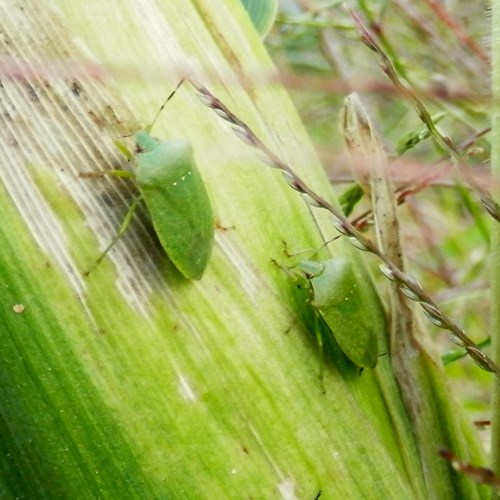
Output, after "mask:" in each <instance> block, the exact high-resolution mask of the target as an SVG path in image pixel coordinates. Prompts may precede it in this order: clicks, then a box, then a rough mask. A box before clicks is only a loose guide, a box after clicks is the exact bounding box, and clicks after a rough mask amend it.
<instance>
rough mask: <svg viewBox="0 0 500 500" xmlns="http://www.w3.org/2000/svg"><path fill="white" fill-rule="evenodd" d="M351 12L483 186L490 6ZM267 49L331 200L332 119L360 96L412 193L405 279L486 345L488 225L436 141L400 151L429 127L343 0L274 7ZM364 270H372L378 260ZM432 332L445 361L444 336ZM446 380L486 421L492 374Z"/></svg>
mask: <svg viewBox="0 0 500 500" xmlns="http://www.w3.org/2000/svg"><path fill="white" fill-rule="evenodd" d="M348 7H349V8H351V9H352V10H353V11H355V12H356V14H357V15H358V16H359V17H360V18H361V20H362V21H363V23H364V24H365V26H366V27H367V28H368V29H369V30H370V31H371V32H372V33H373V34H375V35H376V40H377V42H378V43H379V45H380V47H381V48H382V49H383V51H384V52H385V54H386V55H387V56H388V57H389V58H390V59H391V60H392V63H393V64H394V66H395V67H396V69H397V72H398V75H399V77H400V78H401V79H402V81H403V82H405V83H406V84H407V85H408V86H409V87H411V88H412V89H413V90H414V91H415V92H416V93H417V95H418V96H419V97H420V98H421V99H422V100H423V102H424V103H425V105H426V106H427V107H428V109H429V111H430V113H431V114H432V116H433V118H434V121H435V123H437V126H438V128H439V130H440V131H441V133H442V134H444V135H446V136H448V137H449V138H450V140H451V141H452V143H453V145H454V146H455V147H457V148H459V149H460V150H461V151H462V152H463V154H464V156H465V157H466V159H467V164H468V168H469V169H470V171H471V173H473V174H474V175H475V176H476V177H477V178H479V179H480V180H481V181H482V182H484V183H485V184H486V185H487V184H488V175H489V174H488V172H489V165H488V162H489V150H490V144H489V136H488V131H489V128H488V127H489V119H490V117H489V114H488V111H489V109H488V97H489V83H490V82H489V47H488V43H489V23H490V19H489V12H488V2H467V1H464V0H447V1H439V2H438V1H435V0H423V1H421V2H413V1H411V0H392V1H389V0H371V1H364V0H359V1H357V2H351V3H349V4H348ZM266 41H267V46H268V49H269V51H270V53H271V55H272V57H273V59H274V61H275V63H276V64H277V66H278V68H279V71H280V75H281V78H282V80H283V82H284V84H285V86H286V87H287V88H288V89H289V91H290V93H291V95H292V98H293V100H294V102H295V104H296V106H297V109H298V110H299V113H300V115H301V117H302V119H303V122H304V124H305V126H306V127H307V129H308V132H309V134H310V136H311V138H312V140H313V142H314V143H315V145H316V148H317V150H318V152H319V154H320V156H321V158H322V161H323V165H324V166H325V168H326V169H327V171H328V173H329V176H330V178H331V182H332V183H333V184H334V185H335V190H336V192H337V193H338V194H339V195H341V194H342V193H345V192H346V191H348V190H349V189H350V187H351V186H352V175H351V174H350V173H349V170H348V167H347V161H346V157H345V154H344V152H343V144H342V138H341V135H340V133H339V124H338V116H339V110H340V108H341V106H342V102H343V99H344V97H345V96H346V95H347V94H348V93H350V92H352V91H357V92H359V93H360V94H361V95H362V99H363V101H364V102H365V103H366V104H367V105H368V106H369V110H370V113H371V114H372V117H373V120H374V122H375V123H376V124H377V127H378V129H379V133H380V135H381V137H382V138H383V140H384V143H385V145H386V150H387V153H388V155H389V156H390V157H391V158H392V160H393V161H392V163H391V175H392V176H393V179H394V182H395V185H396V186H397V187H398V188H399V189H401V190H405V189H407V190H416V191H417V192H415V193H414V194H411V195H410V196H408V197H406V198H405V200H404V203H402V204H401V205H400V209H399V214H400V217H401V236H402V241H403V245H404V248H405V251H406V256H407V259H408V270H409V271H410V273H411V274H412V275H413V276H414V277H416V278H417V279H418V280H420V281H421V283H422V284H423V286H424V288H425V289H427V290H428V291H429V292H430V293H431V294H432V295H433V296H434V297H435V298H436V299H437V302H438V303H439V304H440V305H441V306H442V307H443V309H444V310H445V311H446V312H447V313H448V314H449V315H450V316H451V317H452V318H454V319H455V320H456V321H458V322H459V323H460V324H462V325H463V326H464V327H465V329H466V331H467V334H468V335H469V336H470V337H471V338H472V339H473V340H474V341H475V342H482V341H484V340H485V339H487V338H488V331H489V284H488V252H489V236H490V235H489V223H490V217H489V216H488V215H487V214H486V212H485V211H484V210H483V208H482V207H481V206H480V204H479V203H478V201H477V198H476V196H475V195H474V193H472V192H471V191H470V189H469V188H468V187H467V185H466V183H465V181H464V180H463V179H462V178H461V177H460V176H459V175H458V173H457V172H456V171H455V170H454V169H453V167H452V166H451V162H450V161H449V158H448V157H447V156H446V153H445V152H444V151H443V150H442V149H440V148H439V147H438V146H437V145H436V144H435V143H434V141H433V140H432V139H429V138H423V140H421V141H420V142H418V141H410V144H409V143H408V139H409V138H410V139H411V138H413V139H414V138H415V137H416V136H418V134H421V135H420V137H422V132H423V131H425V127H423V124H422V122H421V120H420V119H419V117H418V114H417V112H416V109H415V106H414V104H413V103H412V102H409V101H408V100H407V99H405V98H404V97H403V96H402V95H401V94H400V93H398V91H397V90H396V88H395V86H394V85H393V83H392V82H391V81H390V80H389V78H387V76H386V75H385V74H384V72H383V70H382V68H381V66H380V64H379V60H378V59H377V56H376V55H375V54H374V53H373V52H372V51H370V50H369V49H368V48H367V46H366V45H364V44H363V43H362V41H361V38H360V34H359V32H358V30H357V28H356V26H355V23H354V22H353V18H352V16H351V13H350V12H348V10H347V9H346V8H345V6H344V1H343V0H342V1H324V0H281V2H280V10H279V13H278V18H277V20H276V23H275V25H274V27H273V29H272V31H271V33H270V34H269V35H268V37H267V39H266ZM411 142H418V143H417V144H415V145H412V144H411ZM368 208H369V205H368V200H361V202H360V203H358V204H357V205H356V206H355V208H354V211H353V213H352V214H351V216H350V217H351V219H352V220H354V219H356V217H357V216H359V215H360V214H362V213H363V212H364V211H365V210H367V209H368ZM367 230H368V231H369V230H370V228H369V227H367ZM368 260H369V262H370V264H371V265H372V266H373V268H374V269H375V267H376V265H377V262H376V261H375V259H368ZM374 275H375V276H376V277H377V278H378V279H383V278H381V277H380V273H378V272H375V273H374ZM428 327H429V329H430V331H431V333H432V334H433V338H434V339H435V341H436V343H438V345H439V349H440V352H441V354H442V355H443V356H444V357H445V360H447V359H448V357H449V356H450V350H451V347H450V345H451V344H450V343H449V341H448V339H447V335H446V333H444V332H443V331H442V330H439V329H438V328H436V327H434V326H433V325H432V324H430V323H428ZM446 372H447V374H448V375H449V376H450V378H451V379H452V383H453V384H454V387H455V388H456V389H457V390H456V393H457V396H458V397H459V398H460V399H461V401H462V402H463V404H464V405H465V406H466V407H467V409H468V410H469V411H470V412H471V419H474V420H475V419H485V418H489V410H488V405H489V400H490V392H489V382H490V376H489V374H487V373H485V372H483V371H481V370H477V369H476V367H475V366H474V365H473V363H472V362H471V361H470V360H462V361H461V362H459V363H457V362H450V363H448V364H447V368H446Z"/></svg>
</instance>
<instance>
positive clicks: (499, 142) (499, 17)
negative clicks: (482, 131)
mask: <svg viewBox="0 0 500 500" xmlns="http://www.w3.org/2000/svg"><path fill="white" fill-rule="evenodd" d="M491 7H492V14H491V32H492V39H491V50H492V53H491V64H492V76H491V85H492V87H491V99H492V105H491V175H492V182H491V185H492V186H493V197H494V199H495V200H496V201H497V202H498V201H500V189H499V187H500V184H499V183H500V2H499V1H498V0H493V2H492V3H491ZM490 266H491V332H490V335H491V339H492V346H493V350H492V352H493V357H494V359H495V360H496V361H497V362H498V361H500V224H498V223H497V222H493V223H492V228H491V256H490ZM491 410H492V416H491V423H492V435H491V460H492V469H493V470H494V472H495V473H496V474H500V377H498V376H496V377H495V378H494V379H493V399H492V408H491ZM492 497H494V498H500V494H498V492H493V493H492Z"/></svg>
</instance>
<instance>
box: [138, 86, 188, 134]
mask: <svg viewBox="0 0 500 500" xmlns="http://www.w3.org/2000/svg"><path fill="white" fill-rule="evenodd" d="M184 80H185V78H183V79H182V80H181V81H180V82H179V83H178V84H177V87H175V89H174V90H172V92H170V94H169V96H168V97H167V98H166V99H165V102H164V103H163V104H162V105H161V108H160V109H159V110H158V112H157V113H156V115H155V117H154V118H153V121H152V122H151V123H150V124H149V125H148V126H147V127H146V132H147V133H148V134H149V133H150V132H151V130H152V128H153V126H154V124H155V123H156V120H158V117H159V116H160V114H161V112H162V111H163V108H165V106H166V105H167V103H168V101H170V99H172V97H174V95H175V93H176V92H177V91H178V90H179V87H180V86H181V85H182V84H183V83H184Z"/></svg>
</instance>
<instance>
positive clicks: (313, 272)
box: [298, 258, 378, 368]
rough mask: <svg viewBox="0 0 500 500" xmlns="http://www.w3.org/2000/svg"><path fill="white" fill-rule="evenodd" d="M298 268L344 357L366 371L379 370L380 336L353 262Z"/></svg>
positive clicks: (311, 263) (310, 263) (305, 264)
mask: <svg viewBox="0 0 500 500" xmlns="http://www.w3.org/2000/svg"><path fill="white" fill-rule="evenodd" d="M298 268H299V269H300V270H301V271H302V272H303V273H304V274H305V276H306V278H307V280H308V282H309V285H310V287H311V290H312V301H311V305H312V306H313V307H314V308H315V309H316V310H317V311H318V312H319V314H320V315H321V317H322V318H323V319H324V321H325V323H326V324H327V325H328V327H329V328H330V330H331V331H332V332H333V335H334V336H335V339H336V341H337V343H338V344H339V346H340V348H341V349H342V351H343V352H344V354H345V355H346V356H347V357H348V358H349V359H350V360H351V361H352V362H353V363H354V364H356V365H358V366H360V367H362V368H373V367H375V365H376V364H377V359H378V352H377V336H376V333H375V331H374V328H373V325H372V324H370V320H369V318H368V317H367V315H366V314H365V309H366V308H364V307H363V297H362V295H361V293H360V291H359V289H358V285H357V281H356V276H355V274H354V271H353V268H352V264H351V262H350V261H349V260H347V259H344V258H338V259H331V260H326V261H323V262H314V261H304V262H301V263H300V264H299V265H298Z"/></svg>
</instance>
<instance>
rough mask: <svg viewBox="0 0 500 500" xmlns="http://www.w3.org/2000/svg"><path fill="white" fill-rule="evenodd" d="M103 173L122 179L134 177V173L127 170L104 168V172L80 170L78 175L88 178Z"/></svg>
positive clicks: (100, 175)
mask: <svg viewBox="0 0 500 500" xmlns="http://www.w3.org/2000/svg"><path fill="white" fill-rule="evenodd" d="M105 175H113V176H114V177H121V178H123V179H135V174H134V173H133V172H129V171H128V170H106V171H104V172H80V173H79V174H78V177H82V178H84V179H90V178H94V177H104V176H105Z"/></svg>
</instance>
